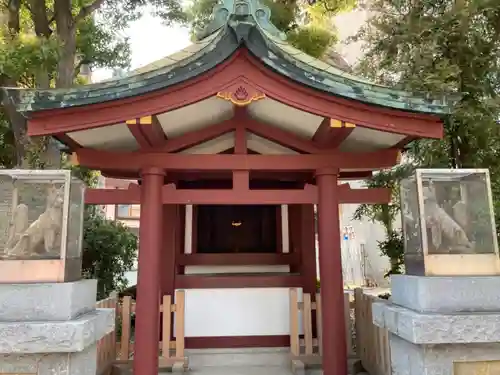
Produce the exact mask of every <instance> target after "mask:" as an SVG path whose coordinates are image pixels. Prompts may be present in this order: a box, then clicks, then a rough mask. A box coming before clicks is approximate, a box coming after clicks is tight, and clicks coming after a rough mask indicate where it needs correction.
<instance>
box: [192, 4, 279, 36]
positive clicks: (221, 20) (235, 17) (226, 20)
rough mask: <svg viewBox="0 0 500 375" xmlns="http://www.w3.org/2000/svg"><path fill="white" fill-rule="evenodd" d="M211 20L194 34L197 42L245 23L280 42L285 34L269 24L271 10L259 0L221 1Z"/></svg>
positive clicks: (215, 8)
mask: <svg viewBox="0 0 500 375" xmlns="http://www.w3.org/2000/svg"><path fill="white" fill-rule="evenodd" d="M211 18H212V20H211V21H210V22H209V23H208V25H206V26H205V27H204V28H203V29H202V30H198V31H197V32H196V34H195V35H196V38H197V39H198V40H200V39H204V38H206V37H208V36H209V35H211V34H213V33H214V32H217V30H220V29H222V28H224V27H227V26H234V24H238V23H242V22H246V23H249V24H253V25H255V26H257V27H258V28H259V29H260V30H262V31H265V32H266V33H268V34H270V35H273V36H274V37H277V38H279V39H281V40H286V34H285V33H284V32H282V31H281V30H279V29H278V28H277V27H276V26H274V24H273V23H272V22H271V10H270V9H269V7H267V6H265V5H262V4H261V2H260V1H259V0H222V2H221V3H218V4H217V5H216V6H215V7H214V9H213V11H212V17H211Z"/></svg>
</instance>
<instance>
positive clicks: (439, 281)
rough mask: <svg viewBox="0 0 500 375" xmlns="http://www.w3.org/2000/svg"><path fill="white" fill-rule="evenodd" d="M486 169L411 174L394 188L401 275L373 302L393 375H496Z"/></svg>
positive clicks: (498, 346)
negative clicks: (388, 293)
mask: <svg viewBox="0 0 500 375" xmlns="http://www.w3.org/2000/svg"><path fill="white" fill-rule="evenodd" d="M492 207H493V205H492V197H491V188H490V181H489V173H488V170H463V169H462V170H460V169H458V170H442V169H435V170H417V171H416V173H415V175H414V176H412V177H411V178H408V179H406V180H405V181H403V182H402V184H401V208H402V210H401V211H402V224H403V231H404V241H405V268H406V275H394V276H392V278H391V288H392V293H391V295H392V296H391V299H390V300H389V301H384V302H375V303H374V304H373V307H372V314H373V322H374V324H375V325H377V326H379V327H382V328H386V329H387V330H388V331H389V336H390V339H389V341H390V350H391V367H392V374H393V375H402V374H405V375H406V374H408V375H413V374H415V375H417V374H418V375H422V374H428V375H437V374H439V375H452V374H455V375H466V374H467V375H468V374H470V375H472V374H485V375H486V374H500V292H499V290H500V267H499V259H498V244H497V236H496V230H495V222H494V216H493V209H492Z"/></svg>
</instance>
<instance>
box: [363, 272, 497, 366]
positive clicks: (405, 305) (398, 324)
mask: <svg viewBox="0 0 500 375" xmlns="http://www.w3.org/2000/svg"><path fill="white" fill-rule="evenodd" d="M391 283H392V297H391V300H390V301H378V302H375V303H373V305H372V317H373V323H374V324H375V325H377V326H379V327H381V328H385V329H387V330H388V331H389V343H390V351H391V367H392V374H393V375H414V374H415V375H417V374H418V375H421V374H427V375H466V374H483V373H484V374H488V373H492V374H493V373H495V374H496V373H497V372H498V373H500V293H498V290H499V288H500V277H495V276H483V277H470V276H461V277H423V276H408V275H394V276H393V277H392V280H391ZM493 368H495V369H497V370H495V371H497V372H495V371H493V372H491V371H492V369H493Z"/></svg>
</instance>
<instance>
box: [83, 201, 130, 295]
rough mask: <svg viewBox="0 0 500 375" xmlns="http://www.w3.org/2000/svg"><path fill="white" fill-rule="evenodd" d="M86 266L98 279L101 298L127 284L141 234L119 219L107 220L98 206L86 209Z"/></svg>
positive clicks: (85, 272) (85, 274)
mask: <svg viewBox="0 0 500 375" xmlns="http://www.w3.org/2000/svg"><path fill="white" fill-rule="evenodd" d="M83 231H84V237H83V238H84V241H83V264H82V270H83V274H84V276H85V277H86V278H95V279H97V280H98V284H97V285H98V286H97V294H98V296H97V298H98V299H101V298H105V297H107V296H108V295H109V294H110V293H111V292H113V291H120V290H122V289H124V288H126V287H127V280H126V278H125V271H127V270H130V269H131V268H132V266H133V264H134V261H135V257H136V253H137V236H136V235H135V234H134V233H132V232H131V231H130V230H129V229H128V228H127V227H126V226H124V225H123V224H122V223H120V222H119V221H113V220H107V219H106V218H104V217H103V215H102V214H101V213H100V212H99V211H98V208H97V207H96V206H87V207H86V209H85V221H84V227H83Z"/></svg>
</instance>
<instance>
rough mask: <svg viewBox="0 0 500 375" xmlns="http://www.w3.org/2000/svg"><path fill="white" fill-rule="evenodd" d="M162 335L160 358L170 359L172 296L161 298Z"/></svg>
mask: <svg viewBox="0 0 500 375" xmlns="http://www.w3.org/2000/svg"><path fill="white" fill-rule="evenodd" d="M162 314H163V333H162V349H161V356H162V357H164V358H170V325H171V314H172V296H170V295H168V296H163V306H162Z"/></svg>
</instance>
